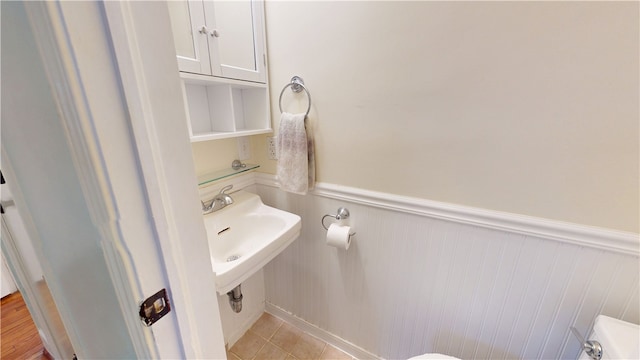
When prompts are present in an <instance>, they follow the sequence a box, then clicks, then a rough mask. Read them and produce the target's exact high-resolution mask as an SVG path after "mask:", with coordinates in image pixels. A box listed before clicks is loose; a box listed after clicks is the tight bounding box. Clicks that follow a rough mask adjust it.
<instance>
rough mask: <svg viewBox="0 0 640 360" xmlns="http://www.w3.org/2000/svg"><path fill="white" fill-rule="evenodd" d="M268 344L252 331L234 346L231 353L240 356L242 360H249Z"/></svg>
mask: <svg viewBox="0 0 640 360" xmlns="http://www.w3.org/2000/svg"><path fill="white" fill-rule="evenodd" d="M266 342H267V341H266V340H265V339H263V338H262V337H260V336H258V335H256V334H254V333H253V332H251V331H247V332H246V333H245V334H244V335H243V336H242V337H241V338H240V340H238V341H237V342H236V343H235V344H234V345H233V347H232V348H231V352H232V353H234V354H235V355H238V357H239V358H240V359H242V360H249V359H252V358H253V357H254V356H255V355H256V353H258V351H259V350H260V349H261V348H262V347H263V346H264V344H265V343H266Z"/></svg>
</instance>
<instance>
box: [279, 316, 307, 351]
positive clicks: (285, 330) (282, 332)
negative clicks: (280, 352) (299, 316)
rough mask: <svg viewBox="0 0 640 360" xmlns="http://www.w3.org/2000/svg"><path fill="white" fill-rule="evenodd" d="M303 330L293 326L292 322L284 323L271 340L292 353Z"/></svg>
mask: <svg viewBox="0 0 640 360" xmlns="http://www.w3.org/2000/svg"><path fill="white" fill-rule="evenodd" d="M302 334H303V332H302V331H300V330H299V329H297V328H295V327H293V326H291V325H290V324H287V323H283V324H282V326H280V328H279V329H278V331H276V333H275V334H273V336H272V337H271V342H272V343H274V344H276V345H278V346H279V347H281V348H282V349H284V351H286V352H288V353H290V352H291V350H293V348H294V347H295V345H296V343H298V340H300V337H301V336H302Z"/></svg>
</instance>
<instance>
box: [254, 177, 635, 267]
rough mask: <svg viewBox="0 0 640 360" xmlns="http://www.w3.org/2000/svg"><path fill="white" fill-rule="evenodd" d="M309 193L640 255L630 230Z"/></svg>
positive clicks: (323, 187) (262, 180) (354, 192)
mask: <svg viewBox="0 0 640 360" xmlns="http://www.w3.org/2000/svg"><path fill="white" fill-rule="evenodd" d="M255 181H256V184H258V185H263V186H270V187H279V183H278V180H277V177H276V176H275V175H270V174H265V173H255ZM310 194H313V195H316V196H321V197H326V198H330V199H336V200H342V201H348V202H351V203H355V204H362V205H367V206H371V207H374V208H381V209H387V210H392V211H397V212H402V213H408V214H413V215H419V216H424V217H428V218H434V219H440V220H446V221H451V222H455V223H460V224H466V225H472V226H478V227H483V228H488V229H494V230H500V231H506V232H511V233H518V234H523V235H526V236H533V237H537V238H542V239H547V240H554V241H559V242H563V243H569V244H574V245H579V246H585V247H590V248H595V249H599V250H605V251H608V252H613V253H618V254H624V255H632V256H640V234H637V233H632V232H624V231H618V230H613V229H605V228H598V227H592V226H586V225H580V224H574V223H569V222H563V221H558V220H550V219H544V218H538V217H533V216H526V215H520V214H514V213H507V212H501V211H495V210H488V209H481V208H474V207H469V206H462V205H456V204H449V203H445V202H438V201H432V200H427V199H421V198H415V197H408V196H401V195H395V194H390V193H383V192H377V191H371V190H364V189H359V188H354V187H349V186H343V185H336V184H329V183H317V184H316V186H315V189H314V190H313V191H311V192H310Z"/></svg>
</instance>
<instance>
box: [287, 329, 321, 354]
mask: <svg viewBox="0 0 640 360" xmlns="http://www.w3.org/2000/svg"><path fill="white" fill-rule="evenodd" d="M325 345H326V343H325V342H324V341H322V340H319V339H317V338H315V337H313V336H311V335H309V334H304V333H303V334H302V335H301V336H300V338H299V339H298V342H297V343H296V344H295V345H294V346H293V349H292V350H291V355H293V356H295V357H296V358H298V359H305V360H306V359H314V360H315V359H318V358H319V357H320V354H322V350H324V347H325Z"/></svg>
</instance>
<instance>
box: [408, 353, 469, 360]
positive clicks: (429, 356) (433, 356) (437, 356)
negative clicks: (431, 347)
mask: <svg viewBox="0 0 640 360" xmlns="http://www.w3.org/2000/svg"><path fill="white" fill-rule="evenodd" d="M420 359H423V360H426V359H433V360H436V359H442V360H445V359H449V360H451V359H457V360H460V358H457V357H453V356H449V355H443V354H437V353H433V354H422V355H418V356H414V357H412V358H409V359H408V360H420Z"/></svg>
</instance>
